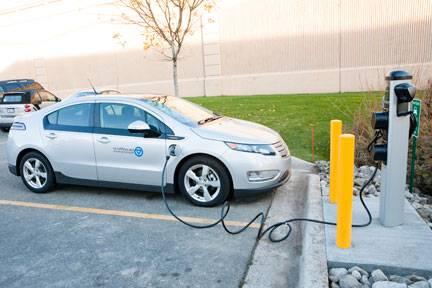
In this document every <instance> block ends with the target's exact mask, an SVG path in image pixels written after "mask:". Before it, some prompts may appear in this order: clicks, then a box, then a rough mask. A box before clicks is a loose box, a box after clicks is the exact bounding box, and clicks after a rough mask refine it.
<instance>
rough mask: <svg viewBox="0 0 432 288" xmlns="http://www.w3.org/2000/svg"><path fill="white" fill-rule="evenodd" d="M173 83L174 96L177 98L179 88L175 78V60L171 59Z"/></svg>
mask: <svg viewBox="0 0 432 288" xmlns="http://www.w3.org/2000/svg"><path fill="white" fill-rule="evenodd" d="M172 62H173V81H174V96H176V97H179V96H180V95H179V86H178V77H177V59H173V60H172Z"/></svg>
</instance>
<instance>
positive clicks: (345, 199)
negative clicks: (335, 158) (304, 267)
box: [336, 134, 355, 249]
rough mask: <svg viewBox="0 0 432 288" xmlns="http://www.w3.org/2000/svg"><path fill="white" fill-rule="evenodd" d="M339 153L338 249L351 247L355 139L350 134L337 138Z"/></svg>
mask: <svg viewBox="0 0 432 288" xmlns="http://www.w3.org/2000/svg"><path fill="white" fill-rule="evenodd" d="M339 141H340V142H339V144H340V151H339V152H340V153H339V160H340V162H339V164H338V166H339V165H340V167H338V169H339V171H340V174H339V175H338V176H339V177H340V178H339V179H338V181H340V184H339V187H340V189H341V190H340V192H339V196H338V197H339V198H338V199H337V212H336V223H337V224H336V245H337V246H338V247H339V248H342V249H347V248H350V247H351V230H352V227H351V224H352V199H353V186H354V147H355V146H354V145H355V137H354V135H352V134H342V135H341V136H339Z"/></svg>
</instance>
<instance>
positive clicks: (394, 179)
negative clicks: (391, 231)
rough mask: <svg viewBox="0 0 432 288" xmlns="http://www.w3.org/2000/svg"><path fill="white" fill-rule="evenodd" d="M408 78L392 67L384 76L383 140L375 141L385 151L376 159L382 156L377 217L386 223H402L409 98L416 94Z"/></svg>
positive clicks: (408, 75)
mask: <svg viewBox="0 0 432 288" xmlns="http://www.w3.org/2000/svg"><path fill="white" fill-rule="evenodd" d="M411 79H412V76H411V75H410V74H409V73H407V72H405V71H393V72H391V73H390V74H389V75H388V76H387V77H386V80H387V82H388V86H387V90H386V95H385V96H384V99H383V108H384V112H380V113H381V114H384V113H385V115H386V117H387V125H386V126H387V131H384V133H383V134H384V142H385V144H384V145H376V146H381V149H383V152H384V153H385V154H386V155H385V157H382V158H381V159H379V160H383V163H382V168H381V171H382V177H381V193H380V215H379V217H380V222H381V224H382V225H384V226H388V227H393V226H398V225H401V224H403V215H404V203H405V186H406V176H407V161H408V144H409V131H410V115H411V114H410V113H411V101H412V98H414V95H415V87H414V86H413V85H412V84H411ZM413 94H414V95H413ZM374 119H375V118H374Z"/></svg>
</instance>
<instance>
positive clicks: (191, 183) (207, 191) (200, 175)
mask: <svg viewBox="0 0 432 288" xmlns="http://www.w3.org/2000/svg"><path fill="white" fill-rule="evenodd" d="M184 185H185V188H186V192H187V193H188V194H189V195H190V197H192V198H193V199H195V200H196V201H199V202H210V201H212V200H213V199H215V198H216V197H217V196H218V195H219V193H220V190H221V182H220V178H219V175H218V174H217V173H216V171H215V170H213V169H212V168H211V167H210V166H207V165H204V164H197V165H194V166H192V167H190V168H189V169H188V170H187V172H186V174H185V176H184Z"/></svg>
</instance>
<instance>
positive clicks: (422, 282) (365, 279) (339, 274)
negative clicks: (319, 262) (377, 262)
mask: <svg viewBox="0 0 432 288" xmlns="http://www.w3.org/2000/svg"><path fill="white" fill-rule="evenodd" d="M359 275H360V278H359ZM369 275H370V276H369ZM329 279H330V280H329V283H330V285H329V287H340V288H432V278H430V279H429V280H428V279H426V278H424V277H421V276H418V275H405V276H402V275H386V274H385V273H384V272H383V271H382V270H381V269H375V270H373V271H370V273H369V272H368V271H366V270H364V269H363V268H361V267H359V266H353V267H351V268H349V269H346V268H332V269H330V270H329Z"/></svg>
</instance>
